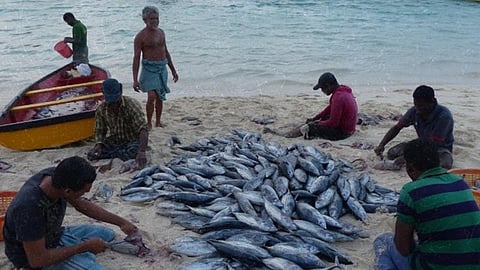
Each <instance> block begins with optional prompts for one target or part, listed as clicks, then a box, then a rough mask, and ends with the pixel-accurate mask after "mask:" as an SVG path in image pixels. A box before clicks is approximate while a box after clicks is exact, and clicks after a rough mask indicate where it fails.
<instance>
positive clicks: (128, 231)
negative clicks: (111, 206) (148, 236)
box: [120, 220, 138, 235]
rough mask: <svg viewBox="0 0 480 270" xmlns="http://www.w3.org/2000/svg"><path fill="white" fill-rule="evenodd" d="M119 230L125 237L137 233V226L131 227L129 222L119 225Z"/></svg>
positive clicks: (131, 224)
mask: <svg viewBox="0 0 480 270" xmlns="http://www.w3.org/2000/svg"><path fill="white" fill-rule="evenodd" d="M120 230H122V232H124V233H125V234H126V235H131V234H133V233H136V232H137V231H138V228H137V226H135V225H133V223H131V222H130V221H127V220H126V221H125V222H124V223H123V224H122V225H120Z"/></svg>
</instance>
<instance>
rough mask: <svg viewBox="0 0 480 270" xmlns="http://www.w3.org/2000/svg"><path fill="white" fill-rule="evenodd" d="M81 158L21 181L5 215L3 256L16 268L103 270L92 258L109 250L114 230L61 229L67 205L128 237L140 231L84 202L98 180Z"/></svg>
mask: <svg viewBox="0 0 480 270" xmlns="http://www.w3.org/2000/svg"><path fill="white" fill-rule="evenodd" d="M96 176H97V175H96V172H95V168H93V167H92V166H91V165H90V164H89V163H88V161H86V160H85V159H83V158H81V157H69V158H66V159H64V160H63V161H61V162H60V163H59V164H58V166H57V167H56V168H55V167H51V168H47V169H44V170H42V171H40V172H39V173H37V174H35V175H34V176H32V177H30V179H28V180H27V182H25V184H24V185H23V187H22V188H21V189H20V191H19V192H18V193H17V195H16V196H15V198H14V199H13V201H12V202H11V204H10V206H9V207H8V209H7V213H6V215H5V226H4V227H3V238H4V240H5V254H6V255H7V257H8V259H9V260H10V261H11V262H12V263H13V265H14V266H15V268H16V269H104V268H103V267H102V266H101V265H99V264H97V262H96V261H95V259H96V257H95V254H97V253H100V252H104V251H105V250H106V249H107V248H108V244H107V242H109V241H112V240H113V239H114V238H115V232H114V231H113V230H112V229H110V228H107V227H104V226H99V225H91V224H88V225H76V226H67V227H63V226H62V223H63V220H64V217H65V211H66V209H67V203H68V204H70V205H71V206H73V207H74V208H75V209H76V210H77V211H79V212H81V213H82V214H84V215H86V216H88V217H90V218H93V219H96V220H99V221H103V222H106V223H110V224H113V225H117V226H118V227H119V228H120V229H121V230H122V231H123V232H124V233H125V234H127V235H132V234H134V233H136V232H137V231H138V228H137V227H136V226H135V225H133V224H132V223H131V222H130V221H128V220H126V219H124V218H122V217H119V216H117V215H115V214H113V213H111V212H109V211H107V210H105V209H103V208H101V207H99V206H97V205H96V204H94V203H92V202H90V201H89V200H86V199H84V198H83V197H82V196H83V195H84V194H85V193H86V192H88V191H89V190H90V189H91V187H92V183H93V181H95V178H96Z"/></svg>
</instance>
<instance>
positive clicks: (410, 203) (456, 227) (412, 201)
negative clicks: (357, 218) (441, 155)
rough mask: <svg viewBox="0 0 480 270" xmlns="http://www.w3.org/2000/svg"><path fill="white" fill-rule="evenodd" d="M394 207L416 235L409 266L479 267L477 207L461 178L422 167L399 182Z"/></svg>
mask: <svg viewBox="0 0 480 270" xmlns="http://www.w3.org/2000/svg"><path fill="white" fill-rule="evenodd" d="M397 211H398V213H397V214H398V217H397V218H398V219H399V220H400V221H401V222H403V223H405V224H409V225H412V226H414V228H415V231H416V233H417V236H418V246H417V247H416V248H415V250H414V251H413V252H412V254H410V256H409V263H410V267H411V269H451V270H454V269H462V270H463V269H480V211H479V208H478V206H477V204H476V202H475V199H474V197H473V194H472V192H471V190H470V187H469V186H468V185H467V184H466V183H465V181H463V179H462V178H460V177H459V176H457V175H454V174H449V173H448V172H446V171H445V170H444V169H443V168H440V167H437V168H433V169H430V170H427V171H425V172H424V173H423V174H422V175H421V176H420V177H419V178H418V179H416V180H415V181H413V182H410V183H407V184H406V185H404V186H403V188H402V190H401V192H400V200H399V202H398V207H397Z"/></svg>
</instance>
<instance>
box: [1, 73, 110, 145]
mask: <svg viewBox="0 0 480 270" xmlns="http://www.w3.org/2000/svg"><path fill="white" fill-rule="evenodd" d="M72 68H73V65H72V64H68V65H65V66H63V67H61V68H59V69H57V70H55V71H54V72H52V73H50V74H48V75H46V76H45V77H43V78H41V79H40V80H38V81H36V82H35V83H33V84H32V85H30V86H28V87H27V88H26V89H24V90H23V91H22V92H20V94H18V95H17V96H16V97H15V98H14V99H13V100H12V101H11V102H10V103H9V104H8V105H7V106H5V108H4V109H3V111H2V112H1V114H0V145H2V146H4V147H7V148H10V149H13V150H37V149H45V148H53V147H59V146H62V145H66V144H69V143H73V142H77V141H81V140H84V139H87V138H89V137H91V136H93V134H94V124H95V109H96V108H97V106H98V105H99V104H100V103H101V101H102V100H103V94H102V82H103V80H105V79H107V78H109V77H110V73H109V72H108V71H106V70H105V69H102V68H100V67H98V66H95V65H90V69H91V74H90V75H89V76H80V77H66V74H67V71H70V70H71V69H72Z"/></svg>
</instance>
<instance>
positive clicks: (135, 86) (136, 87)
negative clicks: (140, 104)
mask: <svg viewBox="0 0 480 270" xmlns="http://www.w3.org/2000/svg"><path fill="white" fill-rule="evenodd" d="M133 90H134V91H135V92H140V84H139V83H138V82H137V81H135V82H133Z"/></svg>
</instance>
